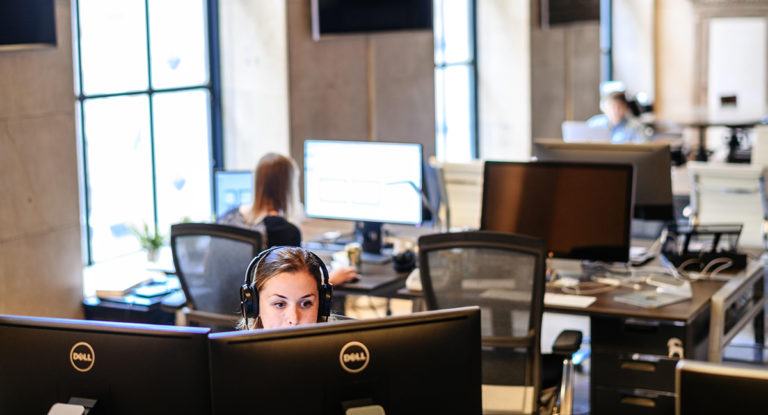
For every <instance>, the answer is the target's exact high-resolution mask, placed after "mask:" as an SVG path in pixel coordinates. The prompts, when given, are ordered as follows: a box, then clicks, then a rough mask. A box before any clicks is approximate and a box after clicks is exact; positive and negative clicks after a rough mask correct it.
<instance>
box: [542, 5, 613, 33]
mask: <svg viewBox="0 0 768 415" xmlns="http://www.w3.org/2000/svg"><path fill="white" fill-rule="evenodd" d="M539 14H540V17H541V27H544V28H547V27H549V26H553V25H562V24H567V23H574V22H589V21H594V22H596V21H599V20H600V0H540V2H539Z"/></svg>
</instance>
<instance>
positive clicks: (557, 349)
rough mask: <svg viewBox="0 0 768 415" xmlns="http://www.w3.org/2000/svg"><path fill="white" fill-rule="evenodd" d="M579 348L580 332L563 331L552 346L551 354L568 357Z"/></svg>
mask: <svg viewBox="0 0 768 415" xmlns="http://www.w3.org/2000/svg"><path fill="white" fill-rule="evenodd" d="M579 348H581V332H580V331H578V330H563V331H562V332H560V334H559V335H558V336H557V339H555V343H554V344H553V345H552V354H556V355H563V356H569V355H572V354H574V353H576V352H577V351H578V350H579Z"/></svg>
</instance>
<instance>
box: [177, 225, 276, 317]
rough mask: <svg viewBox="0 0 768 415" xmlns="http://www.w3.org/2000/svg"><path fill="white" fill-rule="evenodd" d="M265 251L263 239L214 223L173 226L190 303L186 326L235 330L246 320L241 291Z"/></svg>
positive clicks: (181, 278)
mask: <svg viewBox="0 0 768 415" xmlns="http://www.w3.org/2000/svg"><path fill="white" fill-rule="evenodd" d="M261 247H262V234H261V233H260V232H257V231H253V230H249V229H244V228H239V227H235V226H229V225H220V224H212V223H179V224H175V225H173V226H171V251H172V252H173V264H174V266H175V267H176V275H177V276H178V277H179V280H180V282H181V287H182V289H183V290H184V295H185V296H186V298H187V302H186V304H185V308H184V316H185V317H186V320H187V321H186V324H190V323H196V325H203V326H207V327H211V329H212V330H214V331H227V330H234V328H235V326H236V324H237V321H238V319H239V318H240V312H239V310H240V291H239V288H240V286H241V285H242V284H243V279H244V277H245V270H246V269H247V268H248V264H249V263H250V261H251V259H253V257H255V256H256V255H257V254H258V253H259V252H260V251H261Z"/></svg>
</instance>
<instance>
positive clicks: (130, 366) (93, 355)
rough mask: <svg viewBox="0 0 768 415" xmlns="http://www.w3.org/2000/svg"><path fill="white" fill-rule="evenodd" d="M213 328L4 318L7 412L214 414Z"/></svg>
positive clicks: (2, 401)
mask: <svg viewBox="0 0 768 415" xmlns="http://www.w3.org/2000/svg"><path fill="white" fill-rule="evenodd" d="M208 332H209V329H204V328H194V327H174V326H156V325H147V324H127V323H111V322H103V321H85V320H67V319H54V318H44V317H20V316H9V315H0V353H2V356H0V413H3V414H44V413H47V412H48V411H49V409H50V408H51V407H52V406H53V405H54V404H56V403H67V402H69V401H70V399H72V398H80V399H92V400H94V399H95V400H96V401H97V402H96V406H95V407H94V409H93V411H92V412H90V413H91V414H145V413H156V414H169V413H183V414H208V413H210V411H211V403H210V386H209V385H210V383H209V381H210V375H209V373H210V372H209V370H208V337H207V335H208Z"/></svg>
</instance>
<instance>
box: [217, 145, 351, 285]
mask: <svg viewBox="0 0 768 415" xmlns="http://www.w3.org/2000/svg"><path fill="white" fill-rule="evenodd" d="M298 176H299V175H298V167H297V166H296V162H294V161H293V159H291V158H290V157H286V156H283V155H281V154H276V153H267V154H265V155H264V156H262V157H261V159H259V162H258V163H257V164H256V169H255V171H254V174H253V177H254V186H253V187H254V197H253V203H252V204H248V205H241V206H239V207H235V208H232V209H230V210H229V211H227V212H226V213H224V214H223V215H222V216H221V217H220V218H219V219H218V220H217V222H218V223H222V224H225V225H231V226H239V227H243V228H250V229H255V230H258V231H260V232H261V233H262V234H263V235H264V236H265V237H266V246H267V247H272V246H301V231H300V230H299V228H298V227H297V226H296V225H294V224H292V223H291V222H289V221H288V220H287V219H286V216H288V217H290V214H292V213H293V210H294V209H295V206H297V205H298V203H296V201H297V194H298ZM355 278H357V272H356V271H355V268H353V267H343V268H337V269H334V270H333V271H331V272H330V282H331V284H334V285H339V284H343V283H345V282H347V281H350V280H353V279H355Z"/></svg>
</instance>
